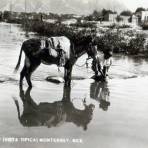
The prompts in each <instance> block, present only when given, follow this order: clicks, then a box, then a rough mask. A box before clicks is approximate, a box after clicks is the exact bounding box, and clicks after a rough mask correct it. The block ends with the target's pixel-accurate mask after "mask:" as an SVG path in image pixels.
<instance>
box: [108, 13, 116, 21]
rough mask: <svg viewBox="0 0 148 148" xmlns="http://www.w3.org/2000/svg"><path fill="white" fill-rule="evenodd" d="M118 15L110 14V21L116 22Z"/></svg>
mask: <svg viewBox="0 0 148 148" xmlns="http://www.w3.org/2000/svg"><path fill="white" fill-rule="evenodd" d="M116 18H117V14H109V21H110V22H116Z"/></svg>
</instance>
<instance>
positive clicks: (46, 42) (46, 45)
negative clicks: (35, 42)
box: [45, 40, 49, 48]
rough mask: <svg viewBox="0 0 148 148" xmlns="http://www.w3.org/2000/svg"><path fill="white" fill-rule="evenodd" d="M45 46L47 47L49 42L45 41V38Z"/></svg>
mask: <svg viewBox="0 0 148 148" xmlns="http://www.w3.org/2000/svg"><path fill="white" fill-rule="evenodd" d="M45 47H46V48H48V47H49V43H48V41H47V40H46V41H45Z"/></svg>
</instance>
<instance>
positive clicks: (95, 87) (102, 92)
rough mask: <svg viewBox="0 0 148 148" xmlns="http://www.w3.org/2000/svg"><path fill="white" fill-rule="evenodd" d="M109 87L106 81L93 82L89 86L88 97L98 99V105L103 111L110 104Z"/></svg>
mask: <svg viewBox="0 0 148 148" xmlns="http://www.w3.org/2000/svg"><path fill="white" fill-rule="evenodd" d="M109 95H110V92H109V89H108V86H107V82H94V83H92V84H91V86H90V97H91V98H93V99H95V100H96V101H99V103H100V104H99V107H100V108H101V109H103V110H104V111H107V110H108V106H110V102H109Z"/></svg>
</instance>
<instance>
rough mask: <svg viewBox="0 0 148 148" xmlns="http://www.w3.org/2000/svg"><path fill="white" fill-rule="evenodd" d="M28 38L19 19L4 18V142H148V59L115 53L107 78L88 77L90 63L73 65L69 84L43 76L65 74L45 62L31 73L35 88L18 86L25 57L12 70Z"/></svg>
mask: <svg viewBox="0 0 148 148" xmlns="http://www.w3.org/2000/svg"><path fill="white" fill-rule="evenodd" d="M33 36H35V35H33V34H31V35H30V37H33ZM24 40H26V37H25V34H24V32H23V31H22V30H21V29H20V27H19V26H18V25H11V26H10V24H6V23H0V147H1V148H13V147H14V148H17V147H18V148H20V147H22V148H28V147H32V148H33V147H34V148H43V147H45V148H46V147H49V146H50V147H53V148H57V147H61V148H73V147H74V148H76V147H81V148H83V147H85V148H90V147H92V148H147V147H148V136H147V133H148V128H147V125H148V115H147V114H148V59H142V58H133V57H127V56H121V55H120V56H119V55H118V56H117V55H116V56H114V58H113V66H112V67H111V68H110V74H109V79H108V82H102V83H101V82H98V83H97V82H94V81H93V80H92V79H89V78H90V77H91V76H92V75H93V73H92V72H91V70H90V69H86V68H85V67H78V66H75V67H74V70H73V80H72V86H71V89H66V90H64V88H63V83H61V84H54V83H51V82H47V81H46V80H45V79H46V77H47V76H55V75H56V76H59V75H60V76H62V75H63V74H62V71H63V70H62V69H61V72H58V69H57V67H56V66H54V65H52V66H45V65H41V66H40V67H39V69H38V70H37V71H35V73H34V74H33V77H32V82H33V88H32V90H27V84H26V83H25V84H24V90H19V86H18V80H19V72H20V70H21V68H22V66H23V60H22V63H21V67H20V70H19V71H18V73H16V74H14V73H13V70H14V67H15V65H16V63H17V60H18V56H19V52H20V48H21V44H22V42H23V41H24ZM85 57H86V56H85V55H84V56H83V57H81V58H80V59H79V60H78V63H77V64H78V65H82V64H83V63H84V61H85ZM23 58H24V57H23ZM79 78H85V79H80V80H78V79H79ZM64 99H65V100H67V101H63V100H64ZM8 137H10V138H11V137H12V138H16V139H15V140H16V141H13V140H12V139H8ZM21 138H22V139H21ZM23 138H28V139H23ZM7 140H9V141H7ZM11 140H12V142H11ZM49 140H50V141H49ZM51 140H53V141H51ZM58 140H61V142H57V141H58Z"/></svg>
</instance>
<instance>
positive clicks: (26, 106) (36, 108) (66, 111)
mask: <svg viewBox="0 0 148 148" xmlns="http://www.w3.org/2000/svg"><path fill="white" fill-rule="evenodd" d="M30 92H31V88H28V89H27V91H26V92H25V93H24V91H23V89H22V88H20V98H21V100H22V102H23V112H22V113H20V106H19V102H18V100H17V99H15V98H14V101H15V105H16V107H17V112H18V119H19V121H20V123H21V124H22V125H23V126H25V127H32V126H46V127H48V128H51V127H57V126H61V125H62V124H65V123H74V124H75V125H77V126H78V127H82V128H83V129H84V130H86V129H87V126H88V124H89V123H90V121H91V120H92V116H93V110H94V107H95V106H94V105H93V104H89V105H86V102H85V101H83V105H84V109H83V110H79V109H77V108H75V107H74V105H73V103H72V101H71V88H70V87H64V89H63V98H62V100H61V101H55V102H53V103H48V102H42V103H39V104H37V103H36V102H35V101H34V100H33V98H32V97H31V95H30Z"/></svg>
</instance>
